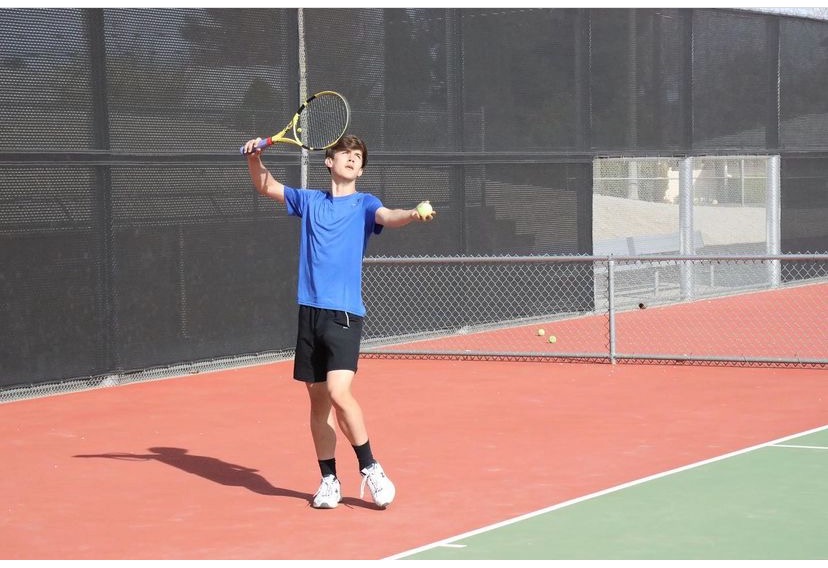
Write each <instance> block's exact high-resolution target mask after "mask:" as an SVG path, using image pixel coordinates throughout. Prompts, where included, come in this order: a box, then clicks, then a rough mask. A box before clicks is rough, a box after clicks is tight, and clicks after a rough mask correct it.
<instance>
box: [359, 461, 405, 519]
mask: <svg viewBox="0 0 828 568" xmlns="http://www.w3.org/2000/svg"><path fill="white" fill-rule="evenodd" d="M360 473H362V485H361V486H360V488H359V498H360V499H362V496H363V495H364V494H365V484H366V483H367V484H368V489H370V490H371V497H373V498H374V503H376V504H377V506H378V507H380V508H382V509H385V508H386V507H387V506H388V505H390V504H391V502H392V501H393V500H394V496H395V495H396V494H397V489H396V488H395V487H394V484H393V483H391V480H390V479H388V478H387V477H386V476H385V472H384V471H383V470H382V466H381V465H380V464H378V463H377V462H374V463H373V464H371V465H369V466H368V467H366V468H365V469H363V470H362V471H361V472H360Z"/></svg>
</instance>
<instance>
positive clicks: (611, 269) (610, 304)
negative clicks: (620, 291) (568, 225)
mask: <svg viewBox="0 0 828 568" xmlns="http://www.w3.org/2000/svg"><path fill="white" fill-rule="evenodd" d="M607 282H608V284H607V287H608V290H607V309H608V310H609V358H610V363H612V364H613V365H614V364H615V261H614V260H613V259H612V258H610V259H609V261H608V262H607Z"/></svg>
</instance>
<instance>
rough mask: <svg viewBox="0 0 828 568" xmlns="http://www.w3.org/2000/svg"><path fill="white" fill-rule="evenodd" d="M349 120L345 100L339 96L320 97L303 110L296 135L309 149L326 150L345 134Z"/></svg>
mask: <svg viewBox="0 0 828 568" xmlns="http://www.w3.org/2000/svg"><path fill="white" fill-rule="evenodd" d="M348 120H349V111H348V103H346V102H345V100H344V99H342V98H341V97H339V96H337V95H320V96H318V97H316V98H315V99H313V100H312V101H310V102H309V103H308V104H307V105H306V106H305V108H304V109H302V112H301V114H300V115H299V122H298V123H297V125H296V126H297V128H296V135H297V136H298V138H299V141H300V142H301V143H302V144H303V145H304V146H307V147H308V148H326V147H328V146H331V145H332V144H334V143H335V142H336V141H337V140H339V139H340V138H341V137H342V135H343V134H345V130H346V129H347V128H348ZM300 129H301V130H300Z"/></svg>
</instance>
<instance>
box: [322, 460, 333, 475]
mask: <svg viewBox="0 0 828 568" xmlns="http://www.w3.org/2000/svg"><path fill="white" fill-rule="evenodd" d="M319 471H321V472H322V477H325V476H326V475H333V476H334V477H336V458H331V459H329V460H319Z"/></svg>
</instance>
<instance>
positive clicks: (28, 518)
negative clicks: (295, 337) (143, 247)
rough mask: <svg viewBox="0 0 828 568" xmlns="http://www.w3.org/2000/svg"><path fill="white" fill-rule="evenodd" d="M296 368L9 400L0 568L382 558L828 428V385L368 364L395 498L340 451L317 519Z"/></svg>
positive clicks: (768, 377) (729, 375) (479, 365)
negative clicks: (379, 497) (386, 497)
mask: <svg viewBox="0 0 828 568" xmlns="http://www.w3.org/2000/svg"><path fill="white" fill-rule="evenodd" d="M291 372H292V363H291V362H290V361H285V362H280V363H274V364H268V365H263V366H259V367H251V368H245V369H238V370H231V371H223V372H216V373H209V374H202V375H191V376H187V377H184V378H179V379H170V380H163V381H155V382H147V383H138V384H132V385H126V386H122V387H118V388H109V389H100V390H94V391H88V392H81V393H74V394H68V395H62V396H55V397H51V398H43V399H34V400H26V401H18V402H12V403H7V404H3V405H0V452H1V453H2V455H3V456H4V460H3V462H4V464H3V465H4V467H3V475H2V477H0V501H1V502H2V508H3V515H2V516H0V519H2V520H0V535H2V537H0V558H5V559H323V558H332V559H363V558H364V559H373V558H382V557H386V556H390V555H393V554H395V553H398V552H401V551H405V550H409V549H411V548H415V547H418V546H421V545H424V544H428V543H431V542H434V541H436V540H440V539H444V538H447V537H450V536H454V535H457V534H460V533H463V532H465V531H469V530H472V529H475V528H479V527H481V526H484V525H488V524H491V523H495V522H498V521H502V520H505V519H509V518H512V517H515V516H517V515H520V514H523V513H527V512H530V511H535V510H537V509H540V508H543V507H547V506H550V505H553V504H556V503H560V502H563V501H566V500H569V499H573V498H576V497H579V496H583V495H586V494H589V493H592V492H595V491H598V490H601V489H606V488H609V487H613V486H615V485H618V484H621V483H624V482H628V481H631V480H635V479H639V478H641V477H644V476H648V475H651V474H654V473H658V472H662V471H665V470H669V469H672V468H676V467H679V466H682V465H687V464H691V463H694V462H697V461H699V460H704V459H707V458H711V457H714V456H719V455H721V454H724V453H728V452H731V451H734V450H737V449H742V448H745V447H749V446H752V445H755V444H758V443H762V442H766V441H769V440H773V439H777V438H780V437H783V436H787V435H791V434H795V433H797V432H801V431H804V430H809V429H813V428H816V427H820V426H823V425H825V424H826V423H828V395H826V393H828V374H826V371H824V370H814V369H794V370H791V369H776V368H732V367H730V368H728V367H701V366H692V367H689V366H686V367H685V366H666V365H661V366H635V365H618V366H612V365H591V364H563V363H531V362H483V361H426V360H415V361H401V360H393V361H390V360H382V359H370V360H365V361H363V362H362V364H361V369H360V373H359V375H358V377H357V380H356V383H355V385H356V393H357V395H358V397H359V398H360V401H361V403H362V406H363V409H364V410H365V412H366V416H367V420H368V426H369V431H370V433H371V442H372V446H373V448H374V450H375V453H376V455H377V457H378V458H379V459H380V461H381V462H382V464H383V466H384V467H385V469H386V470H387V471H388V473H389V475H390V476H391V477H392V479H393V480H394V481H395V483H396V484H397V488H398V496H397V500H396V501H395V503H394V504H393V505H392V506H391V508H389V509H388V510H386V511H381V510H377V509H375V508H374V507H373V505H371V504H369V503H367V502H365V501H362V500H360V499H359V481H360V479H359V476H358V473H357V471H356V460H355V457H354V455H353V451H352V449H351V448H350V447H349V446H348V445H347V443H345V442H344V441H341V442H340V447H339V449H338V455H337V458H338V468H339V473H340V477H341V479H342V482H343V490H344V495H345V501H344V503H342V505H341V506H340V507H339V508H337V509H335V510H331V511H317V510H314V509H312V508H311V507H310V506H309V504H308V500H309V498H310V496H311V493H313V491H315V489H316V487H317V485H318V481H319V473H318V469H317V465H316V461H315V457H314V455H313V451H312V445H311V439H310V434H309V433H308V430H307V417H306V409H307V401H306V394H305V390H304V387H303V386H302V385H300V384H297V383H296V382H294V381H293V380H292V379H291V378H290V376H291ZM340 440H344V439H343V438H340ZM366 497H367V496H366Z"/></svg>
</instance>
